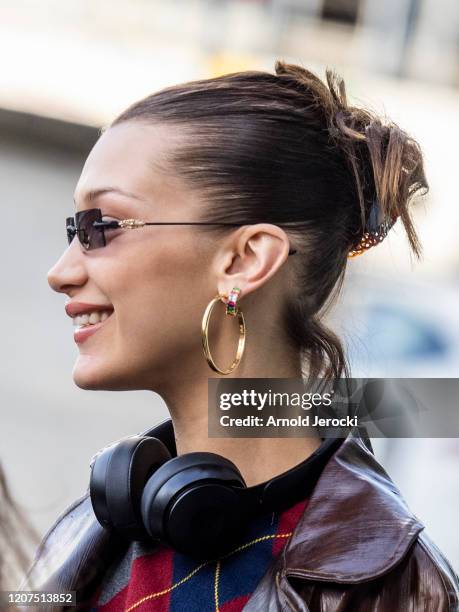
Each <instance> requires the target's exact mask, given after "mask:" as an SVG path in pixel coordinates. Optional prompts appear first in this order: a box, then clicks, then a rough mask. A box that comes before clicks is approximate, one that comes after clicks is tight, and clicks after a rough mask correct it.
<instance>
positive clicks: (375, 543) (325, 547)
mask: <svg viewBox="0 0 459 612" xmlns="http://www.w3.org/2000/svg"><path fill="white" fill-rule="evenodd" d="M356 433H357V435H355V434H356ZM142 435H149V436H155V437H158V438H160V439H162V440H163V442H165V444H166V445H167V446H168V447H169V449H170V451H171V452H172V453H173V454H175V453H176V451H175V442H174V435H173V427H172V422H171V420H170V419H167V420H165V421H163V422H162V423H160V424H159V425H157V426H156V427H153V428H151V429H149V430H147V431H145V432H143V434H142ZM423 528H424V527H423V525H422V524H421V523H420V522H419V521H418V519H417V518H416V517H415V516H414V515H413V514H412V513H411V512H410V510H409V509H408V508H407V506H406V504H405V502H404V501H403V500H402V498H401V496H400V493H399V491H398V489H397V488H396V486H395V485H394V483H393V482H392V481H391V480H390V478H389V477H388V475H387V474H386V473H385V471H384V470H383V468H382V467H381V466H380V465H379V463H378V462H377V461H376V459H375V458H374V456H373V454H372V452H371V451H370V450H369V449H368V448H367V447H366V446H365V444H364V442H363V440H362V438H361V437H359V436H358V432H356V431H353V432H351V433H350V434H349V436H348V437H347V438H346V439H345V440H344V441H343V443H342V444H341V445H340V447H339V448H338V450H337V451H336V452H335V453H334V455H333V456H332V457H331V459H330V460H329V461H328V463H327V465H326V466H325V468H324V470H323V472H322V474H321V476H320V478H319V480H318V481H317V484H316V486H315V488H314V490H313V492H312V495H311V497H310V501H309V503H308V505H307V507H306V510H305V512H304V514H303V516H302V517H301V519H300V521H299V523H298V524H297V526H296V528H295V530H294V532H293V534H292V537H291V538H290V540H289V541H288V542H287V544H286V545H285V547H284V549H283V551H282V553H281V554H280V555H279V557H278V558H276V560H275V562H274V563H273V565H272V567H271V568H270V570H269V571H268V572H267V574H266V575H265V577H264V578H263V579H262V581H261V582H260V583H259V584H258V586H257V588H256V589H255V591H254V592H253V594H252V597H251V598H250V600H249V601H248V603H247V604H246V607H245V609H246V610H260V609H263V610H278V609H282V608H280V607H278V604H277V605H276V604H275V603H274V602H275V601H276V602H277V601H278V598H279V597H280V596H281V594H282V593H283V594H284V596H285V597H286V599H287V600H288V601H293V602H295V604H296V606H297V608H298V609H300V610H302V609H306V608H303V607H302V606H301V600H300V598H299V597H298V595H297V594H296V592H295V591H294V589H293V588H292V587H291V585H290V583H289V581H288V578H296V579H305V580H311V579H313V580H315V581H321V582H324V581H330V582H334V583H358V582H364V581H367V580H369V579H371V578H376V577H378V576H380V575H382V574H384V573H385V572H387V571H388V570H389V569H390V568H391V567H393V566H395V565H396V564H397V563H398V562H399V561H400V560H401V559H402V557H403V556H404V555H405V553H406V552H407V550H408V548H409V547H410V545H411V544H412V543H413V541H414V540H415V539H416V537H417V536H418V534H419V532H420V531H421V530H422V529H423ZM123 546H126V543H124V542H121V541H120V540H119V539H118V538H116V537H115V536H114V535H113V534H111V533H109V532H107V531H105V530H104V529H103V528H102V527H101V526H100V525H99V523H98V522H97V520H96V518H95V516H94V513H93V511H92V506H91V501H90V498H89V491H86V493H85V495H83V496H82V497H81V498H79V499H78V500H76V501H75V502H74V504H72V506H70V507H69V508H68V509H67V510H66V511H65V512H64V513H63V514H62V515H61V516H60V517H59V518H58V519H57V521H56V522H55V524H54V525H53V526H52V527H51V529H50V530H49V531H48V533H47V534H46V535H45V537H44V538H43V541H42V543H41V544H40V546H39V548H38V550H37V553H36V557H35V561H34V563H33V565H32V567H31V569H30V570H29V573H28V575H27V578H26V580H25V583H23V585H21V588H22V589H26V588H28V589H32V588H34V589H41V590H46V591H52V590H56V589H57V590H61V591H72V590H75V591H77V601H78V602H83V601H84V600H87V599H89V598H90V596H91V594H92V592H93V591H94V589H95V588H96V586H97V584H98V582H99V580H100V578H101V575H102V574H103V572H104V571H105V570H106V568H107V566H108V564H109V563H110V562H111V561H112V560H113V558H114V555H115V554H116V553H117V552H118V551H120V550H122V547H123ZM273 589H275V590H276V593H274V592H273ZM77 609H85V606H84V604H83V603H81V604H80V605H79V606H78V607H77ZM53 610H54V612H55V611H56V608H53Z"/></svg>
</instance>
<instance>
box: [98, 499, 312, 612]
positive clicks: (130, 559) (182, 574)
mask: <svg viewBox="0 0 459 612" xmlns="http://www.w3.org/2000/svg"><path fill="white" fill-rule="evenodd" d="M307 502H308V500H307V499H304V500H302V501H300V502H299V503H297V504H295V505H294V506H292V507H291V508H289V509H288V510H285V511H283V512H281V513H269V514H264V515H262V516H259V517H257V518H256V519H254V520H253V521H252V522H251V523H250V524H249V525H248V527H247V529H246V530H245V533H244V537H243V538H242V539H241V543H240V545H239V546H237V547H235V548H234V550H232V551H231V552H230V553H228V554H226V555H224V556H222V557H220V558H219V559H218V560H217V561H216V560H215V559H214V560H213V561H206V562H203V563H200V562H198V561H196V560H194V559H192V558H190V557H189V556H187V555H184V554H181V553H179V552H176V551H174V550H173V549H171V548H170V547H167V546H158V545H156V546H155V545H151V546H150V545H145V544H142V543H140V542H132V543H131V544H130V546H129V548H128V550H127V552H126V553H125V554H124V555H123V556H122V557H121V558H119V559H116V561H115V562H114V563H113V565H112V566H111V567H110V568H109V570H108V572H107V574H106V575H105V577H104V580H103V582H102V584H101V585H100V587H99V589H98V591H97V592H96V594H95V597H94V598H93V600H92V605H91V608H90V609H91V610H92V611H94V612H95V611H98V612H119V611H120V610H123V611H125V612H128V611H129V612H130V611H131V610H139V612H146V611H151V612H179V611H183V612H185V611H186V612H207V611H208V612H216V611H219V612H236V611H238V610H242V609H243V607H244V605H245V604H246V603H247V601H248V600H249V597H250V595H251V594H252V592H253V591H254V589H255V587H256V586H257V584H258V583H259V582H260V580H261V579H262V577H263V575H264V574H265V572H266V571H267V570H268V568H269V566H270V565H271V563H272V561H273V559H274V558H275V557H277V555H279V553H280V551H281V550H282V548H283V546H284V544H285V542H286V541H287V539H288V538H289V537H290V535H291V534H292V531H293V529H294V528H295V526H296V524H297V522H298V521H299V519H300V517H301V515H302V514H303V512H304V510H305V509H306V506H307Z"/></svg>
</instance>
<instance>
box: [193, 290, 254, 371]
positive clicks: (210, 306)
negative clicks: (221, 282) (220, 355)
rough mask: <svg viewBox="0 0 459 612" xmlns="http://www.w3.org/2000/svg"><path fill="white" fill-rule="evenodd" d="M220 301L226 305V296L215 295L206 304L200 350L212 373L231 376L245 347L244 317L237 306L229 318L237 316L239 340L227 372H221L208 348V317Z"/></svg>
mask: <svg viewBox="0 0 459 612" xmlns="http://www.w3.org/2000/svg"><path fill="white" fill-rule="evenodd" d="M220 301H222V302H223V303H224V304H227V296H226V295H220V294H218V295H216V296H215V297H214V298H213V299H212V300H211V301H210V302H209V303H208V304H207V307H206V309H205V311H204V316H203V317H202V323H201V336H202V348H203V349H204V355H205V357H206V360H207V363H208V364H209V366H210V367H211V368H212V370H213V371H214V372H218V374H231V372H233V371H234V370H235V369H236V368H237V366H238V365H239V363H240V361H241V359H242V355H243V354H244V347H245V321H244V315H243V314H242V311H241V309H240V307H239V306H237V310H236V312H235V314H233V315H231V316H237V318H238V323H239V340H238V344H237V351H236V357H235V359H234V361H233V363H232V364H231V365H230V367H229V368H228V369H227V370H221V369H220V368H219V367H218V366H217V364H216V363H215V361H214V360H213V357H212V353H211V352H210V347H209V322H210V315H211V314H212V310H213V308H214V306H215V304H216V303H217V302H220Z"/></svg>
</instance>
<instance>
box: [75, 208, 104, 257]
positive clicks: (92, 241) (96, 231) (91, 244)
mask: <svg viewBox="0 0 459 612" xmlns="http://www.w3.org/2000/svg"><path fill="white" fill-rule="evenodd" d="M75 221H76V226H77V230H76V231H77V232H78V238H79V240H80V242H81V244H82V245H83V246H84V248H85V249H87V250H90V249H97V248H99V247H103V246H105V234H104V230H103V228H100V227H94V225H93V224H94V221H102V214H101V211H100V208H90V209H88V210H81V211H80V212H77V213H76V214H75Z"/></svg>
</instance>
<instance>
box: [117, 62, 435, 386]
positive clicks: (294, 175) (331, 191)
mask: <svg viewBox="0 0 459 612" xmlns="http://www.w3.org/2000/svg"><path fill="white" fill-rule="evenodd" d="M126 121H145V122H159V123H168V124H172V125H174V126H178V127H179V129H180V131H181V133H182V134H183V142H182V143H181V144H180V145H179V146H176V147H173V150H172V152H171V156H170V158H169V162H170V164H171V168H172V169H173V170H174V171H175V172H176V173H177V174H178V175H180V176H182V177H183V178H184V179H185V180H186V182H187V184H189V185H190V187H192V188H195V189H197V190H198V191H199V192H200V193H201V195H202V196H204V201H205V202H206V207H205V209H204V210H203V213H202V217H201V220H203V221H211V222H220V221H225V222H228V221H232V222H237V223H242V224H251V223H257V222H266V223H273V224H279V225H282V226H285V229H286V231H287V232H288V234H289V236H290V238H291V240H292V244H293V246H294V247H295V248H296V249H297V251H298V253H297V255H295V259H297V260H299V261H297V262H296V265H297V266H298V268H297V270H298V271H297V279H298V282H297V294H296V296H294V297H293V298H292V299H291V300H290V301H289V302H288V303H287V304H286V311H285V325H286V329H287V331H288V334H289V337H290V338H291V341H292V342H293V343H294V345H295V346H296V347H297V348H298V349H299V350H301V351H302V352H303V353H304V355H305V357H307V359H308V371H309V375H310V376H311V377H314V376H319V375H320V376H323V377H324V378H325V379H329V378H335V377H340V376H342V375H343V373H344V374H345V375H346V376H350V370H349V366H348V364H347V360H346V357H345V354H344V350H343V347H342V344H341V342H340V340H339V338H338V337H337V336H336V334H335V333H334V332H332V331H331V330H330V329H328V328H326V327H325V326H324V324H323V322H322V321H321V318H322V316H323V314H325V312H326V311H327V310H328V308H329V306H330V305H331V303H332V302H333V298H334V297H335V296H336V295H337V294H338V292H339V290H340V288H341V285H342V282H343V280H344V273H345V270H346V263H347V259H348V253H349V251H350V250H351V249H352V247H353V246H355V245H356V244H357V243H358V242H359V240H360V238H361V237H362V233H363V231H364V228H365V223H366V219H367V217H368V215H369V210H370V207H371V206H372V204H373V202H375V201H378V202H379V206H380V209H381V211H382V213H383V214H384V216H385V217H388V216H389V215H390V216H393V215H394V214H396V215H397V217H400V219H401V222H402V224H403V226H404V228H405V230H406V233H407V236H408V240H409V243H410V246H411V248H412V250H413V251H414V253H415V255H416V256H417V257H418V258H419V257H420V255H421V247H420V244H419V240H418V237H417V235H416V232H415V229H414V227H413V224H412V220H411V217H410V212H409V209H408V204H409V202H410V200H411V197H412V196H413V195H414V194H415V193H417V192H423V193H426V192H427V189H428V187H427V182H426V178H425V175H424V169H423V160H422V154H421V151H420V148H419V145H418V144H417V143H416V142H415V141H414V140H413V139H412V138H410V137H409V136H408V135H407V134H406V133H405V132H404V131H402V130H401V129H400V128H399V127H398V126H397V125H395V124H394V123H392V122H389V121H383V120H381V119H380V118H379V117H377V116H375V115H374V114H373V113H371V112H370V111H368V110H366V109H362V108H357V107H354V106H349V105H348V102H347V100H346V92H345V86H344V82H343V80H342V79H341V78H340V77H338V76H337V75H336V74H335V73H333V72H332V71H330V70H327V72H326V83H325V82H323V81H321V80H320V79H319V78H318V77H317V76H316V75H315V74H313V73H312V72H310V71H309V70H306V69H305V68H303V67H301V66H297V65H292V64H287V63H285V62H283V61H277V62H276V65H275V74H271V73H269V72H262V71H246V72H237V73H232V74H227V75H224V76H220V77H217V78H212V79H203V80H198V81H192V82H188V83H184V84H181V85H176V86H173V87H167V88H165V89H163V90H161V91H159V92H157V93H154V94H153V95H151V96H148V97H147V98H145V99H143V100H141V101H139V102H137V103H135V104H133V105H132V106H131V107H129V108H128V109H127V110H126V111H124V112H123V113H122V114H121V115H120V116H119V117H117V118H116V119H115V121H114V122H113V123H112V125H117V124H119V123H122V122H126ZM201 227H202V228H203V229H202V231H222V232H224V231H228V228H226V229H225V228H224V227H222V228H221V229H220V228H218V229H217V230H215V227H212V226H210V228H212V229H211V230H209V226H207V227H206V226H201ZM204 228H205V229H204ZM292 261H293V260H292Z"/></svg>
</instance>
